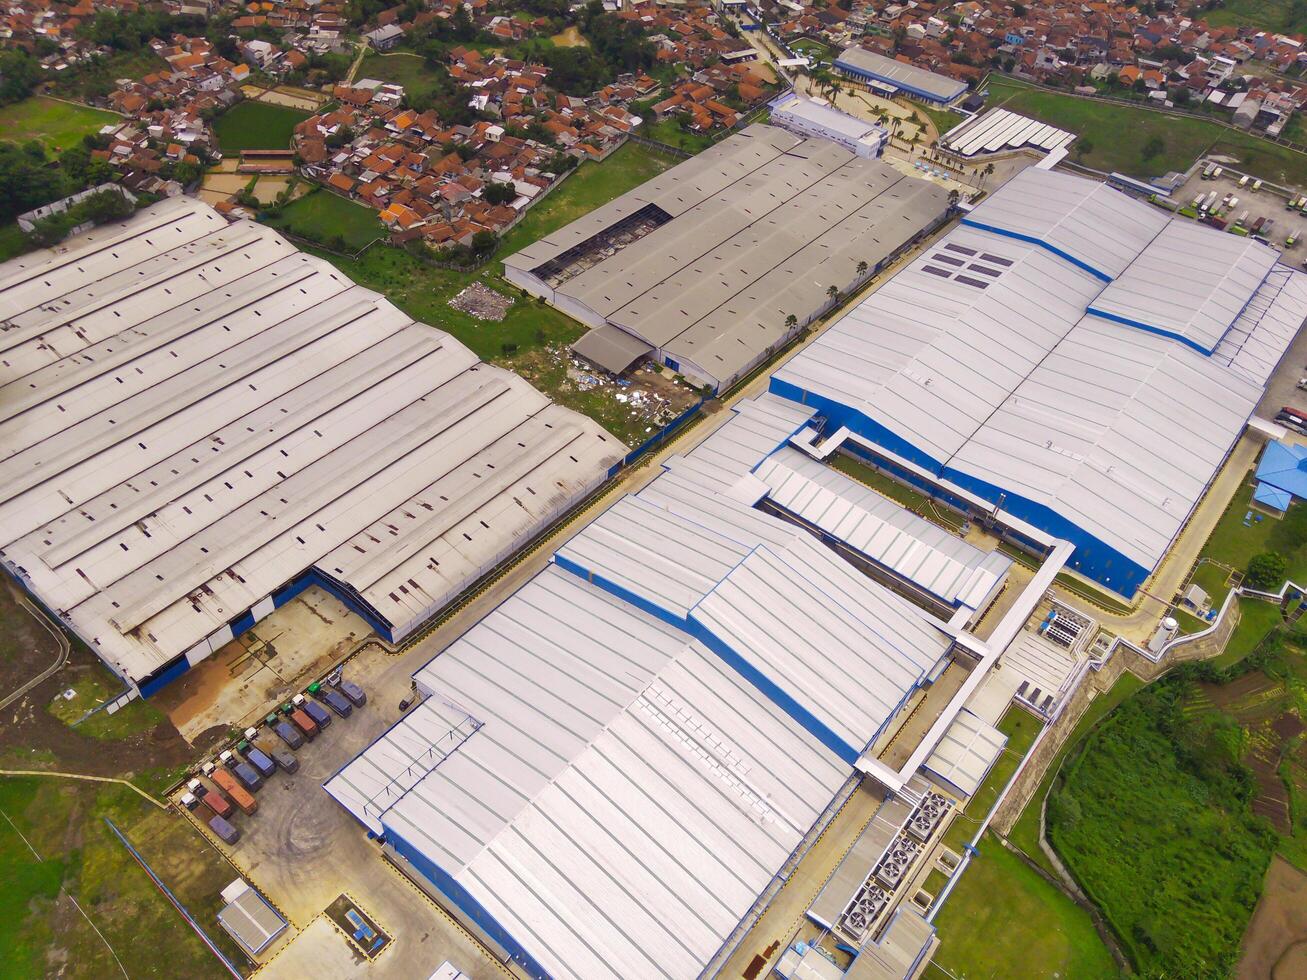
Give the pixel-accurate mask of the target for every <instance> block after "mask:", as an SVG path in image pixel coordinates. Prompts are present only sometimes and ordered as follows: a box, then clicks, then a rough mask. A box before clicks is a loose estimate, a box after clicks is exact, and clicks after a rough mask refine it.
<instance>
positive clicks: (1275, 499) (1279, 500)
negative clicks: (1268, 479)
mask: <svg viewBox="0 0 1307 980" xmlns="http://www.w3.org/2000/svg"><path fill="white" fill-rule="evenodd" d="M1253 502H1254V503H1258V504H1261V505H1262V506H1263V507H1270V508H1273V509H1275V510H1278V511H1286V510H1288V509H1289V505H1290V504H1291V503H1293V495H1292V494H1290V493H1288V492H1287V491H1285V490H1281V489H1279V488H1278V487H1273V486H1271V485H1270V484H1269V483H1259V484H1257V489H1256V490H1254V491H1253Z"/></svg>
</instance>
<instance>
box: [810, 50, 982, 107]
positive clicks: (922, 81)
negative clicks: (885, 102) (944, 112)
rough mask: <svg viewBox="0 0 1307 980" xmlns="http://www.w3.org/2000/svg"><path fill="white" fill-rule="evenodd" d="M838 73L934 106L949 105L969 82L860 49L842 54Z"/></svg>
mask: <svg viewBox="0 0 1307 980" xmlns="http://www.w3.org/2000/svg"><path fill="white" fill-rule="evenodd" d="M835 70H836V71H837V72H839V73H840V74H842V75H845V76H847V77H848V78H852V79H855V80H856V81H859V82H862V83H864V84H866V85H868V86H870V87H871V88H874V89H878V90H879V91H881V92H884V93H885V94H886V95H906V96H909V97H911V98H914V99H920V100H921V101H922V102H929V103H931V104H932V105H949V104H950V103H952V102H955V101H957V99H959V98H960V97H961V96H962V94H963V93H964V92H966V90H967V83H966V82H959V81H958V80H957V79H956V78H949V77H948V76H947V75H941V74H939V73H938V72H933V71H927V70H926V69H925V68H918V67H917V66H916V65H914V64H910V63H909V62H906V61H899V60H897V59H895V58H887V57H886V56H885V55H883V54H877V53H876V52H875V51H868V50H867V49H866V48H862V47H858V46H857V45H854V46H853V47H851V48H845V49H844V50H843V51H841V52H840V54H839V57H837V58H836V59H835Z"/></svg>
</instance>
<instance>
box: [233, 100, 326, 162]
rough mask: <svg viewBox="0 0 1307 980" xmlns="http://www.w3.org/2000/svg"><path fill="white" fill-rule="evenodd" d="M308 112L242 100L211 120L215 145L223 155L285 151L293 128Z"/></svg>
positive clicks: (307, 116) (306, 116)
mask: <svg viewBox="0 0 1307 980" xmlns="http://www.w3.org/2000/svg"><path fill="white" fill-rule="evenodd" d="M307 118H309V113H307V112H301V111H300V110H299V109H291V108H290V107H288V106H284V105H273V104H272V103H270V102H254V101H251V100H249V99H246V100H245V101H244V102H237V103H236V104H235V105H234V106H232V107H231V108H230V109H228V110H227V111H226V112H224V113H223V114H222V115H221V116H219V117H218V118H217V119H216V120H215V121H214V123H213V131H214V133H215V134H216V135H217V137H218V145H219V146H221V147H222V152H223V153H227V154H234V153H239V152H240V151H241V150H286V149H289V148H290V139H291V136H292V134H293V133H294V131H295V127H296V126H297V125H298V124H299V123H301V122H303V121H304V120H305V119H307Z"/></svg>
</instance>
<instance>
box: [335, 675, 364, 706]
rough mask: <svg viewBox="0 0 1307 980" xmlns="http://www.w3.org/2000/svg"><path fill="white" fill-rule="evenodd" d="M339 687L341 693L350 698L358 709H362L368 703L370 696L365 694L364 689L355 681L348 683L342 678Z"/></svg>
mask: <svg viewBox="0 0 1307 980" xmlns="http://www.w3.org/2000/svg"><path fill="white" fill-rule="evenodd" d="M337 687H339V688H340V693H341V694H343V695H345V697H347V698H349V699H350V701H351V702H353V704H354V706H355V707H356V708H361V707H363V706H364V705H365V704H367V703H368V696H367V695H366V694H365V693H364V692H363V688H361V687H359V686H358V685H357V684H355V683H354V682H353V681H347V680H345V678H343V677H342V678H341V679H340V682H339V684H337Z"/></svg>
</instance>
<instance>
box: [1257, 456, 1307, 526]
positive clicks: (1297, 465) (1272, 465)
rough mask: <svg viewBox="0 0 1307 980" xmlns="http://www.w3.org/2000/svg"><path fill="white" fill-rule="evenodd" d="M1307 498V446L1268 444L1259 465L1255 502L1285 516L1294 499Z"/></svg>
mask: <svg viewBox="0 0 1307 980" xmlns="http://www.w3.org/2000/svg"><path fill="white" fill-rule="evenodd" d="M1304 497H1307V446H1299V445H1294V444H1292V443H1287V442H1279V441H1276V442H1268V443H1267V444H1266V448H1265V449H1264V450H1263V451H1262V458H1261V462H1259V463H1258V464H1257V489H1256V490H1255V491H1253V501H1254V502H1255V503H1257V504H1258V505H1259V506H1261V507H1265V508H1266V509H1267V510H1273V511H1276V512H1277V513H1281V514H1282V513H1284V512H1285V511H1286V510H1288V509H1289V505H1290V504H1291V503H1293V501H1294V500H1295V499H1302V498H1304Z"/></svg>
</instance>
